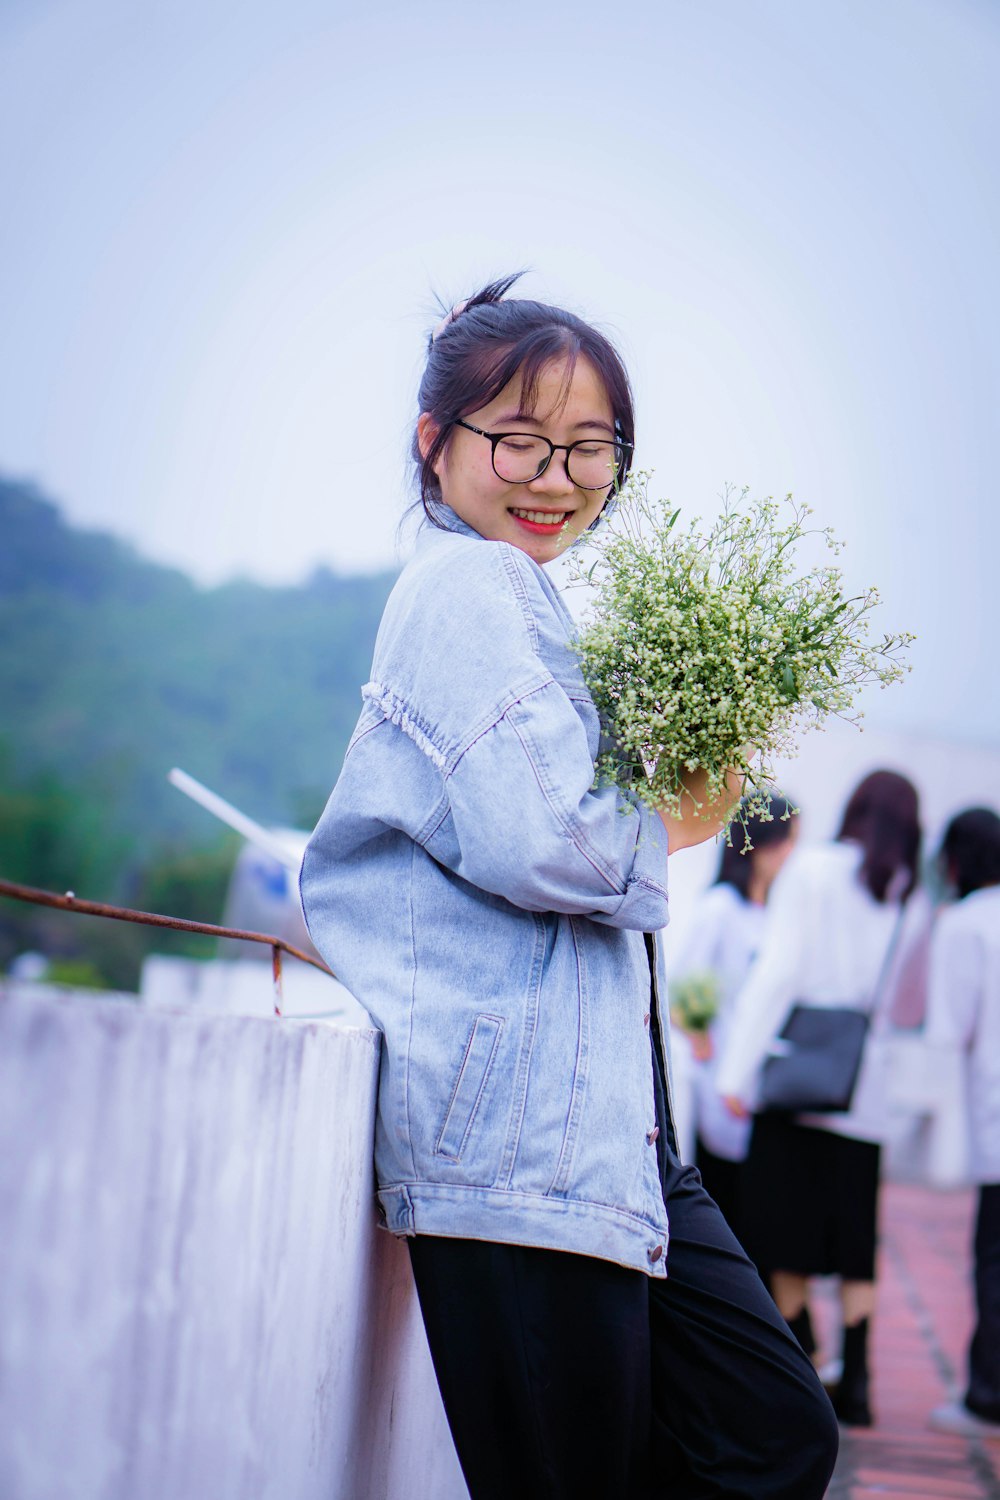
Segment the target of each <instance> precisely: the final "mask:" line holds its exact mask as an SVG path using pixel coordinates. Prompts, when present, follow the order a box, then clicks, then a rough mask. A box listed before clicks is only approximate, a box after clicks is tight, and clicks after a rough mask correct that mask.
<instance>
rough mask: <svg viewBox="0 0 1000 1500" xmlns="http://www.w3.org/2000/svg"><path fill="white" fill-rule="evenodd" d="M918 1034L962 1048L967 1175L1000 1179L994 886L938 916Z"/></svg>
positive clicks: (999, 918) (999, 993)
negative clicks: (921, 1030)
mask: <svg viewBox="0 0 1000 1500" xmlns="http://www.w3.org/2000/svg"><path fill="white" fill-rule="evenodd" d="M925 1036H926V1038H927V1041H928V1042H929V1043H931V1044H933V1045H939V1046H944V1047H947V1046H956V1045H957V1046H959V1047H961V1048H962V1049H963V1050H964V1052H965V1090H964V1095H965V1107H966V1109H967V1111H968V1116H967V1118H968V1126H969V1146H970V1158H971V1163H970V1164H971V1176H972V1179H973V1181H974V1182H981V1183H1000V886H987V887H986V888H985V889H984V890H981V891H973V893H972V895H970V896H966V897H965V898H964V900H962V901H956V902H955V904H954V906H949V907H946V908H945V909H944V910H943V911H942V912H941V913H940V915H939V916H938V919H937V922H936V923H935V926H934V936H933V938H932V939H931V961H930V983H929V987H928V996H927V1019H926V1023H925Z"/></svg>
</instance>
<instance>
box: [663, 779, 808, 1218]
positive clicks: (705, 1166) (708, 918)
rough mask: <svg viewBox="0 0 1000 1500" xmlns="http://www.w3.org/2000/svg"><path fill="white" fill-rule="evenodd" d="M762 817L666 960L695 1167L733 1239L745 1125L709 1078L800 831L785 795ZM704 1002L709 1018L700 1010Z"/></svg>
mask: <svg viewBox="0 0 1000 1500" xmlns="http://www.w3.org/2000/svg"><path fill="white" fill-rule="evenodd" d="M768 811H769V813H770V815H771V816H770V817H769V818H768V819H766V820H765V819H764V818H763V817H761V816H760V815H759V814H758V815H755V816H753V817H750V818H748V819H747V829H746V831H747V834H748V836H749V840H750V844H751V845H752V847H751V848H748V849H746V850H744V839H743V834H742V831H741V830H740V829H739V828H736V829H734V831H733V842H732V843H731V844H724V845H723V848H722V853H721V856H720V859H719V870H718V874H717V875H716V878H715V883H714V884H713V885H711V886H709V888H708V890H707V891H705V892H704V894H703V895H702V896H701V898H700V899H699V901H698V903H697V905H696V906H695V908H694V910H693V912H692V913H691V916H690V918H689V920H688V923H687V926H686V927H685V930H684V932H683V934H682V936H681V937H680V939H679V941H678V946H677V949H676V952H675V953H674V955H673V957H672V959H671V961H670V970H671V982H670V995H671V1019H672V1022H673V1026H674V1028H675V1031H678V1032H680V1033H681V1034H682V1037H683V1038H684V1039H686V1044H687V1045H688V1046H689V1048H690V1052H691V1056H692V1063H693V1089H692V1103H693V1115H694V1119H693V1128H694V1141H695V1165H696V1166H697V1167H698V1170H699V1171H700V1173H701V1177H702V1182H703V1183H704V1185H705V1187H706V1188H707V1189H708V1191H709V1193H710V1194H711V1195H712V1197H713V1198H714V1199H715V1201H716V1203H717V1204H718V1205H719V1207H720V1208H721V1209H722V1212H723V1214H724V1215H725V1218H726V1220H727V1222H728V1224H729V1227H730V1228H731V1229H732V1230H733V1232H734V1233H735V1235H736V1237H737V1238H738V1239H739V1238H740V1236H741V1226H740V1194H741V1165H742V1163H743V1161H744V1159H745V1158H746V1154H747V1147H748V1145H749V1141H750V1120H749V1118H742V1119H740V1118H737V1117H736V1116H735V1115H733V1114H732V1113H731V1112H730V1111H729V1110H728V1109H727V1108H726V1106H725V1104H724V1103H723V1101H722V1099H721V1098H720V1096H719V1093H718V1090H717V1088H716V1084H715V1074H716V1067H717V1060H718V1057H719V1054H720V1052H721V1050H722V1047H723V1045H724V1043H725V1038H726V1035H727V1031H728V1029H729V1023H730V1018H731V1015H732V1008H733V1002H734V1000H735V998H736V995H737V993H738V992H739V990H740V987H741V986H742V984H743V982H744V980H745V979H746V977H747V974H748V971H749V969H750V965H751V963H752V962H753V959H754V957H755V955H756V953H757V950H758V948H759V947H760V943H761V938H762V936H763V931H764V903H765V902H766V901H767V897H768V893H769V891H770V889H771V886H772V884H773V882H774V879H775V876H776V875H777V874H778V871H779V870H780V869H781V867H782V866H783V864H784V863H785V860H786V859H787V858H788V856H789V854H790V853H791V852H792V849H793V847H794V844H795V838H796V836H797V833H798V816H797V813H794V812H793V811H792V809H791V804H790V803H789V802H788V801H787V800H786V799H785V798H784V797H782V796H780V795H779V794H777V793H773V794H772V796H771V798H770V800H769V805H768ZM703 996H707V998H708V1002H709V1003H708V1007H707V1014H706V1013H705V1012H702V1014H699V1012H698V1006H699V1002H700V1000H701V998H702V997H703ZM703 1017H704V1019H703ZM680 1045H684V1042H683V1041H682V1042H681V1043H680Z"/></svg>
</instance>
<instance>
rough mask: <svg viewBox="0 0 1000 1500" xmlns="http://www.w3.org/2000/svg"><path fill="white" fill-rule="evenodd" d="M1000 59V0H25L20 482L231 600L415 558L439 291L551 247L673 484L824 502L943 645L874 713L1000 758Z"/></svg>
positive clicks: (649, 456) (8, 296) (9, 186)
mask: <svg viewBox="0 0 1000 1500" xmlns="http://www.w3.org/2000/svg"><path fill="white" fill-rule="evenodd" d="M998 65H1000V7H997V6H996V5H995V4H994V3H993V0H829V3H826V4H823V5H818V4H817V5H802V4H801V0H754V3H752V4H748V3H747V0H699V3H696V0H656V3H650V4H644V3H638V4H632V5H626V6H619V7H614V8H612V7H607V6H604V5H598V4H595V3H591V0H581V3H577V4H574V5H572V6H560V5H557V4H553V5H548V6H545V5H539V4H537V0H536V3H531V4H529V3H528V0H508V3H507V4H506V5H505V6H504V7H503V9H502V10H501V11H498V10H496V9H494V8H491V7H489V6H471V5H469V4H468V3H467V0H461V3H459V0H426V3H425V4H423V5H421V6H413V5H412V4H405V5H404V4H396V3H392V0H389V3H383V4H381V5H378V6H370V7H365V8H364V9H363V10H362V9H361V8H360V7H355V6H348V5H340V4H336V3H329V0H327V3H323V4H319V3H314V0H285V3H283V4H282V6H280V7H278V6H275V5H266V6H265V5H261V4H259V3H257V0H241V3H239V4H234V3H229V0H221V3H219V0H173V3H171V4H169V5H167V4H150V5H143V6H136V5H135V4H134V0H127V3H126V0H86V3H85V4H84V3H81V0H76V3H61V0H30V3H28V0H0V339H2V348H3V357H2V359H0V473H3V474H5V475H6V476H8V477H15V478H25V479H31V480H33V481H35V482H36V483H37V484H38V485H39V486H40V487H41V488H42V489H43V490H44V491H45V492H46V493H47V494H49V495H51V496H52V497H53V498H54V499H56V500H57V501H58V503H59V504H60V505H61V506H62V507H63V509H64V511H65V513H66V514H67V515H68V516H69V517H70V518H71V519H72V520H73V521H74V522H75V523H78V524H80V525H85V526H96V527H101V528H105V529H109V530H112V531H114V532H116V533H117V534H118V535H120V536H122V537H125V538H127V539H128V540H130V541H132V542H133V543H134V544H135V545H136V546H137V547H138V548H140V549H141V551H142V552H144V553H145V554H146V555H148V556H150V557H153V558H156V559H159V560H161V561H164V562H167V563H170V564H173V565H177V566H179V567H182V568H184V569H185V570H187V571H188V572H190V573H192V574H193V575H194V576H196V577H197V578H198V579H200V580H201V581H203V582H205V583H214V582H218V581H221V580H223V579H227V578H230V577H233V576H234V575H246V576H250V577H254V578H259V579H261V580H264V581H270V582H283V583H285V582H294V581H296V580H299V579H302V578H304V577H306V576H308V574H309V573H310V572H311V571H312V570H313V569H314V568H316V567H317V566H320V565H325V566H328V567H331V568H333V569H335V570H337V571H340V572H351V571H358V570H370V569H375V568H383V567H392V566H395V565H397V564H398V562H399V560H400V558H401V557H402V556H404V555H405V551H406V545H407V543H406V540H405V536H404V538H403V539H402V540H400V536H399V529H398V528H399V521H400V517H401V515H402V513H403V511H404V509H405V507H406V505H407V503H408V501H409V499H410V498H411V490H410V474H409V472H408V467H407V453H408V448H409V442H410V434H411V430H412V425H413V422H414V419H415V417H416V406H415V391H416V386H417V382H418V380H419V376H420V371H421V366H422V358H423V354H424V350H425V346H426V336H427V332H428V330H429V328H430V327H431V326H432V324H433V323H434V322H435V321H436V319H437V317H438V316H439V312H438V310H437V300H436V299H437V298H439V297H440V298H442V299H444V303H445V305H450V304H451V303H452V302H453V301H454V300H456V299H457V298H459V297H461V296H463V295H467V294H468V293H469V292H470V291H471V290H473V289H474V288H476V287H477V286H479V285H481V284H482V283H483V282H485V281H487V280H489V279H491V278H493V277H495V276H497V275H502V274H504V273H505V272H508V271H512V270H516V269H519V268H522V267H525V268H528V274H527V275H526V277H525V279H524V281H523V283H522V289H523V292H524V294H525V295H530V296H535V297H540V298H543V299H544V300H548V301H553V302H558V303H560V304H562V305H566V306H569V307H571V308H572V309H573V310H574V311H577V312H579V313H581V314H582V315H584V316H585V317H587V318H589V319H590V320H592V321H594V322H596V323H597V324H599V325H600V326H601V327H602V328H603V329H604V330H605V331H606V332H609V333H610V334H611V335H612V337H613V338H614V339H615V340H616V342H617V343H618V345H619V347H620V348H621V349H622V352H623V354H624V356H625V359H626V362H627V364H628V366H629V369H630V372H631V374H632V377H633V381H634V384H635V388H636V394H637V403H638V415H639V427H638V446H637V454H636V459H637V463H638V464H639V465H640V466H641V467H644V468H652V469H653V470H654V480H653V488H654V490H655V491H656V492H657V493H659V494H662V495H664V496H669V497H670V498H671V499H672V500H673V501H674V503H675V504H676V505H680V506H681V507H682V508H683V511H684V513H685V514H702V515H709V514H711V513H713V512H714V510H715V509H716V508H717V503H718V496H719V493H720V492H721V490H722V488H723V486H724V485H726V484H727V483H730V484H735V485H739V486H741V485H744V484H746V485H748V486H749V487H750V489H751V491H752V493H754V494H784V493H785V492H787V491H792V492H794V494H795V496H796V498H798V499H801V500H805V501H807V502H808V503H809V504H811V505H812V506H813V507H814V509H815V512H816V517H817V520H818V521H819V522H820V523H822V524H824V525H825V524H830V525H832V526H833V527H834V528H835V529H836V531H837V532H838V534H839V535H840V536H841V537H842V538H843V539H844V540H845V542H846V544H847V545H846V551H845V553H844V555H843V557H842V558H841V564H842V566H843V567H844V570H845V574H846V576H847V581H848V583H849V584H851V585H852V586H855V587H863V586H867V585H868V584H870V583H873V582H874V583H877V584H878V586H879V588H880V591H881V593H882V596H883V600H884V603H883V611H882V613H883V622H884V625H885V627H886V628H887V629H899V628H905V629H910V630H913V631H916V632H917V633H918V636H919V639H918V641H917V643H916V645H915V646H914V648H913V650H912V654H911V655H912V662H913V672H912V674H911V676H910V677H909V678H908V679H907V681H906V683H905V685H904V686H903V687H902V688H893V689H891V690H890V691H889V692H887V693H886V694H884V695H879V696H878V698H877V699H876V700H875V701H873V702H871V703H870V704H869V705H868V708H867V711H868V714H869V718H870V719H871V720H872V721H873V722H875V723H878V724H886V725H889V726H891V727H893V728H895V729H903V730H908V731H912V732H919V733H921V734H924V735H930V736H937V737H940V738H945V739H952V740H959V741H962V742H968V743H973V744H984V745H1000V671H998V668H997V661H996V648H995V640H996V636H997V623H998V612H997V592H998V590H997V579H998V569H997V559H998V557H1000V519H998V506H997V502H996V498H995V494H994V489H995V472H994V471H995V461H994V450H995V443H996V432H997V420H996V413H997V409H998V397H1000V379H998V365H1000V316H998V305H1000V291H998V278H997V275H996V266H997V264H998V263H1000V196H998V192H997V186H998V184H997V178H998V168H997V156H998V153H997V150H996V142H997V140H998V139H1000V103H998V99H1000V89H998V88H997V79H998V77H1000V66H998ZM0 546H2V538H0Z"/></svg>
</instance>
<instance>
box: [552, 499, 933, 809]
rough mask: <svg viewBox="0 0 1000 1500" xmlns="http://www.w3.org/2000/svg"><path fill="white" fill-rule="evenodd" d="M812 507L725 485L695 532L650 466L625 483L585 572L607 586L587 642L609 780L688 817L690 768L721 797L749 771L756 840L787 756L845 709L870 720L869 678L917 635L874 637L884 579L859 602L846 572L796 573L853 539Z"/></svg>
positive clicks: (877, 678)
mask: <svg viewBox="0 0 1000 1500" xmlns="http://www.w3.org/2000/svg"><path fill="white" fill-rule="evenodd" d="M810 514H811V511H810V509H809V507H808V506H805V505H801V504H796V503H795V502H794V501H793V500H792V497H791V496H790V495H789V496H786V498H785V501H784V502H782V503H779V502H777V501H775V500H773V499H771V498H767V499H764V500H758V501H750V500H748V491H746V490H744V491H742V492H741V493H739V494H736V493H735V492H734V491H732V490H727V491H726V494H725V496H724V503H723V509H722V514H721V515H720V516H719V517H718V519H717V520H716V521H715V522H714V523H713V524H712V525H711V526H710V527H709V528H708V530H707V531H702V530H700V529H699V522H698V520H697V519H696V520H694V521H693V522H692V523H691V524H690V525H689V526H688V527H687V529H686V530H682V529H681V528H679V527H678V526H677V520H678V516H679V515H680V512H679V511H678V510H672V509H671V507H670V506H669V504H668V503H667V502H665V501H660V500H652V499H651V498H650V496H649V475H648V474H643V473H639V474H636V475H633V476H632V477H630V478H629V479H628V480H627V481H626V482H625V484H624V485H623V486H622V489H621V491H620V493H619V495H618V503H617V506H616V507H615V509H614V512H613V515H612V518H611V520H610V521H608V522H606V523H605V524H604V525H603V526H601V527H600V528H599V529H598V530H597V531H595V532H594V533H592V534H589V535H587V536H586V537H584V538H583V539H582V542H583V546H582V547H581V548H580V549H578V551H577V558H576V565H575V569H574V579H575V581H577V582H585V583H588V584H591V585H593V586H594V587H595V588H596V591H597V592H596V599H595V602H594V604H593V606H592V608H591V611H590V614H589V617H588V620H587V621H586V622H585V624H584V627H583V629H582V631H581V634H580V638H579V643H578V649H579V652H580V657H581V661H582V665H583V672H584V677H585V678H586V681H587V685H588V686H589V688H590V691H591V694H592V695H593V699H594V702H595V704H596V705H597V708H598V710H599V712H600V714H601V716H602V719H603V720H604V722H605V723H606V724H607V725H608V727H609V729H610V732H611V736H612V738H613V741H614V743H613V747H612V748H611V749H610V750H609V751H608V752H607V753H606V754H604V755H602V756H601V758H600V760H599V762H598V766H597V773H598V776H599V777H602V778H608V779H610V780H611V781H613V782H615V783H616V784H617V785H619V786H622V787H631V788H632V790H633V791H634V792H635V793H636V794H637V795H638V796H639V797H640V798H642V800H643V801H645V802H647V803H648V804H649V805H651V806H658V807H662V808H664V809H665V810H666V811H667V812H669V813H673V814H679V813H680V811H681V802H682V799H683V798H685V797H690V796H692V793H691V792H690V791H689V790H688V788H687V787H686V786H685V784H684V776H685V773H692V772H694V771H696V770H697V769H698V768H701V769H702V770H704V771H705V772H706V773H707V784H706V792H705V794H706V797H707V798H708V800H709V801H711V800H712V799H714V798H716V797H718V796H722V795H723V793H724V789H725V781H726V775H727V773H728V772H729V771H731V770H733V769H735V770H737V771H738V772H741V773H742V774H743V776H744V785H745V788H746V792H747V796H746V797H745V798H744V801H743V803H742V804H741V806H739V807H736V808H734V809H733V819H734V821H737V822H739V823H741V824H742V826H743V829H744V835H746V819H747V817H749V816H750V815H752V814H753V813H757V814H759V815H760V816H763V817H765V818H767V817H769V816H770V814H769V812H768V808H767V801H766V797H767V788H768V785H769V783H770V782H771V781H773V776H774V773H773V769H772V762H773V759H774V757H775V756H776V755H778V754H788V753H789V752H791V751H792V750H793V749H794V748H795V745H796V743H797V735H798V733H799V732H800V731H802V730H803V729H806V728H809V727H812V726H816V725H819V724H821V723H822V722H823V720H824V719H826V718H827V717H828V716H829V715H831V714H834V715H836V716H837V717H839V718H843V719H848V720H850V721H851V722H858V721H859V719H860V718H861V715H860V713H859V712H858V711H857V710H856V708H855V702H856V699H857V696H858V693H859V691H860V690H861V688H862V687H864V686H865V685H866V684H868V683H872V682H879V683H881V684H882V686H883V687H884V686H887V685H888V684H889V683H891V682H896V681H898V680H899V678H901V677H902V675H903V672H904V671H908V670H909V668H908V667H905V666H904V665H903V664H902V663H901V661H900V659H899V658H900V656H901V654H902V652H903V651H904V650H905V648H906V647H907V646H908V645H909V643H910V642H911V641H912V640H913V639H914V637H913V636H911V635H909V634H908V633H905V632H904V633H901V634H896V635H884V636H883V637H882V638H881V640H878V641H875V642H873V641H872V640H870V638H869V630H870V615H871V612H872V610H873V609H874V608H875V606H876V604H877V603H878V593H877V592H876V590H875V589H874V588H871V589H868V590H866V592H865V593H863V594H860V595H858V596H856V597H854V598H846V597H845V595H844V589H843V582H842V577H841V573H840V570H839V568H837V567H835V566H832V565H830V564H827V565H826V566H818V567H814V568H812V569H809V570H805V571H799V570H797V569H796V565H795V548H796V544H797V543H799V542H800V541H801V540H802V539H803V538H805V537H807V536H817V537H819V538H821V540H822V544H823V547H824V550H826V549H829V550H830V551H831V552H832V553H833V554H834V555H836V553H837V552H838V551H839V549H840V544H839V543H838V542H837V541H836V539H835V538H834V536H833V533H832V532H831V531H830V530H829V529H824V530H822V531H817V530H816V529H815V528H809V527H808V525H807V518H808V517H809V515H810ZM593 549H596V553H597V555H596V557H594V558H593V559H592V560H591V551H592V550H593ZM699 805H700V804H699ZM729 834H730V830H727V836H729Z"/></svg>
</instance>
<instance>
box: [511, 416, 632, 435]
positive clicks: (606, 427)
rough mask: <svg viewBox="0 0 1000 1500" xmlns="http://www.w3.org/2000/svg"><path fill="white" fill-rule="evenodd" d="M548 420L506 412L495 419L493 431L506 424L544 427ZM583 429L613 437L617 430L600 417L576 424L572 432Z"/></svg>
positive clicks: (588, 418)
mask: <svg viewBox="0 0 1000 1500" xmlns="http://www.w3.org/2000/svg"><path fill="white" fill-rule="evenodd" d="M546 420H547V418H544V417H538V416H536V415H535V413H534V412H530V411H506V412H501V414H500V416H498V417H494V418H493V430H494V432H499V431H500V430H501V428H502V424H503V423H504V422H530V423H531V425H532V427H544V426H545V422H546ZM583 427H599V428H600V430H601V431H602V432H608V433H610V434H611V436H612V437H614V435H615V429H614V427H613V426H612V425H611V423H610V422H603V421H601V419H600V418H599V417H587V418H585V419H584V421H582V422H576V423H575V424H574V425H573V426H572V427H571V428H570V431H571V432H579V431H580V430H581V428H583Z"/></svg>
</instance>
